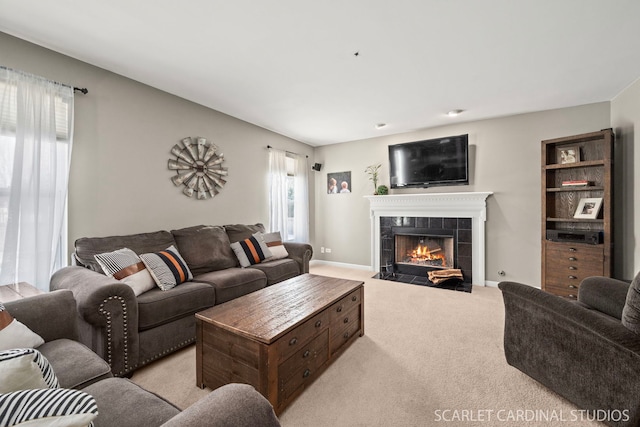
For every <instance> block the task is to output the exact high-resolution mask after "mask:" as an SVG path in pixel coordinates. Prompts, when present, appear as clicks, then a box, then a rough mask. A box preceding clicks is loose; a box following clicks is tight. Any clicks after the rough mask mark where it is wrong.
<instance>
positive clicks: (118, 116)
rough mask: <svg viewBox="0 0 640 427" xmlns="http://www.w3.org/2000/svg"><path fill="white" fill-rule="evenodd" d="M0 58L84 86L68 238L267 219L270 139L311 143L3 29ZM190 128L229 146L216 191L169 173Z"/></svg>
mask: <svg viewBox="0 0 640 427" xmlns="http://www.w3.org/2000/svg"><path fill="white" fill-rule="evenodd" d="M0 58H1V60H2V65H4V66H7V67H10V68H15V69H19V70H22V71H26V72H29V73H33V74H37V75H40V76H43V77H46V78H48V79H51V80H55V81H59V82H62V83H66V84H70V85H74V86H79V87H87V88H88V89H89V94H88V95H81V94H78V95H76V97H75V100H76V101H75V134H74V147H73V155H72V163H71V184H70V193H69V242H70V244H73V242H74V241H75V239H76V238H78V237H82V236H105V235H113V234H129V233H137V232H145V231H155V230H160V229H166V230H170V229H172V228H179V227H185V226H191V225H197V224H214V225H217V224H228V223H255V222H264V223H265V224H267V223H268V218H269V217H268V200H267V197H266V190H267V182H266V179H267V168H268V157H267V155H268V150H267V148H266V147H267V145H272V146H274V147H276V148H280V149H284V150H289V151H293V152H298V153H302V154H307V155H309V156H310V158H309V161H310V162H311V161H312V160H313V158H312V157H311V156H312V154H313V148H312V147H311V146H309V145H306V144H302V143H300V142H298V141H295V140H292V139H289V138H286V137H284V136H281V135H279V134H276V133H273V132H270V131H267V130H265V129H263V128H260V127H257V126H254V125H251V124H249V123H246V122H243V121H241V120H238V119H236V118H233V117H230V116H228V115H225V114H222V113H219V112H217V111H214V110H211V109H209V108H205V107H203V106H200V105H197V104H194V103H192V102H189V101H185V100H184V99H181V98H179V97H176V96H173V95H170V94H168V93H166V92H162V91H159V90H157V89H154V88H152V87H149V86H146V85H144V84H141V83H138V82H135V81H133V80H130V79H127V78H124V77H122V76H119V75H116V74H114V73H111V72H107V71H105V70H103V69H100V68H97V67H93V66H91V65H88V64H86V63H83V62H80V61H77V60H75V59H72V58H70V57H67V56H64V55H61V54H58V53H55V52H53V51H50V50H47V49H44V48H41V47H39V46H36V45H34V44H31V43H28V42H25V41H22V40H19V39H17V38H14V37H11V36H9V35H7V34H4V33H0ZM187 136H202V137H205V138H207V139H209V140H211V141H213V142H214V143H215V144H217V145H218V146H219V147H220V150H219V152H222V153H224V155H225V159H226V160H225V165H226V166H227V167H228V168H229V179H228V182H227V184H226V186H225V187H224V189H223V190H222V192H221V193H220V194H219V195H218V196H216V197H215V198H213V199H209V200H196V199H195V198H194V199H189V198H187V197H186V196H184V195H183V194H182V192H181V191H182V188H183V187H182V188H178V187H174V185H173V183H172V182H171V181H170V178H171V176H172V175H174V173H173V172H172V171H170V170H168V169H167V161H168V160H169V158H171V153H170V150H171V147H172V146H173V145H174V144H176V143H177V142H178V141H180V140H181V139H182V138H184V137H187ZM313 178H314V176H313V175H311V184H310V187H311V188H313ZM311 221H313V200H312V205H311ZM311 232H312V236H313V230H311Z"/></svg>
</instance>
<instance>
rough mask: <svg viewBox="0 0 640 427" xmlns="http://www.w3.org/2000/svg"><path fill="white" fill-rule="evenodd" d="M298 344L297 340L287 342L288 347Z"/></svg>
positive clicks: (292, 339)
mask: <svg viewBox="0 0 640 427" xmlns="http://www.w3.org/2000/svg"><path fill="white" fill-rule="evenodd" d="M297 343H298V338H291V341H289V345H296V344H297Z"/></svg>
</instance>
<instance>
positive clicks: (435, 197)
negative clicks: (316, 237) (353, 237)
mask: <svg viewBox="0 0 640 427" xmlns="http://www.w3.org/2000/svg"><path fill="white" fill-rule="evenodd" d="M491 194H492V193H491V192H460V193H421V194H393V195H385V196H365V197H366V198H367V199H368V200H369V204H370V208H371V266H372V269H373V270H374V271H376V272H378V273H380V272H383V271H385V270H387V269H391V270H393V269H394V268H395V267H396V266H397V263H396V255H395V237H394V234H393V232H396V234H397V232H399V230H392V228H396V227H402V228H413V229H416V228H419V229H427V230H429V232H428V233H426V234H425V235H433V234H435V235H440V234H439V233H443V232H444V231H447V230H453V231H451V232H450V234H451V235H453V236H454V240H453V250H454V258H453V262H454V267H453V268H459V269H461V270H462V272H463V274H464V278H465V281H466V282H469V283H473V284H474V285H480V286H484V285H485V248H484V246H485V221H486V219H487V204H486V199H487V197H489V196H490V195H491ZM433 230H438V232H436V233H434V232H433ZM400 234H413V232H404V233H400ZM431 268H433V267H431Z"/></svg>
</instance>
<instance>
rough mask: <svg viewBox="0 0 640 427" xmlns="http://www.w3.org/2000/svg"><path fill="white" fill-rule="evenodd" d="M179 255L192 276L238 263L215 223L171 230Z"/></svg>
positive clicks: (223, 231) (220, 229)
mask: <svg viewBox="0 0 640 427" xmlns="http://www.w3.org/2000/svg"><path fill="white" fill-rule="evenodd" d="M171 234H173V238H174V239H175V241H176V247H177V248H178V249H179V250H180V256H182V258H183V259H184V260H185V261H186V262H187V266H188V267H189V270H191V273H192V274H193V275H194V276H197V275H199V274H203V273H208V272H210V271H217V270H224V269H226V268H232V267H235V266H236V265H237V264H238V260H237V259H236V256H235V254H234V253H233V251H232V250H231V246H230V244H231V242H229V237H228V236H227V233H226V232H225V230H224V228H223V227H221V226H217V225H196V226H194V227H187V228H181V229H179V230H171ZM147 252H148V251H147Z"/></svg>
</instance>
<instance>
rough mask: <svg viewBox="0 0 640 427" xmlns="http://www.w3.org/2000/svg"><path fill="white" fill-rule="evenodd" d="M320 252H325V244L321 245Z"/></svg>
mask: <svg viewBox="0 0 640 427" xmlns="http://www.w3.org/2000/svg"><path fill="white" fill-rule="evenodd" d="M320 253H321V254H323V253H324V246H320Z"/></svg>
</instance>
